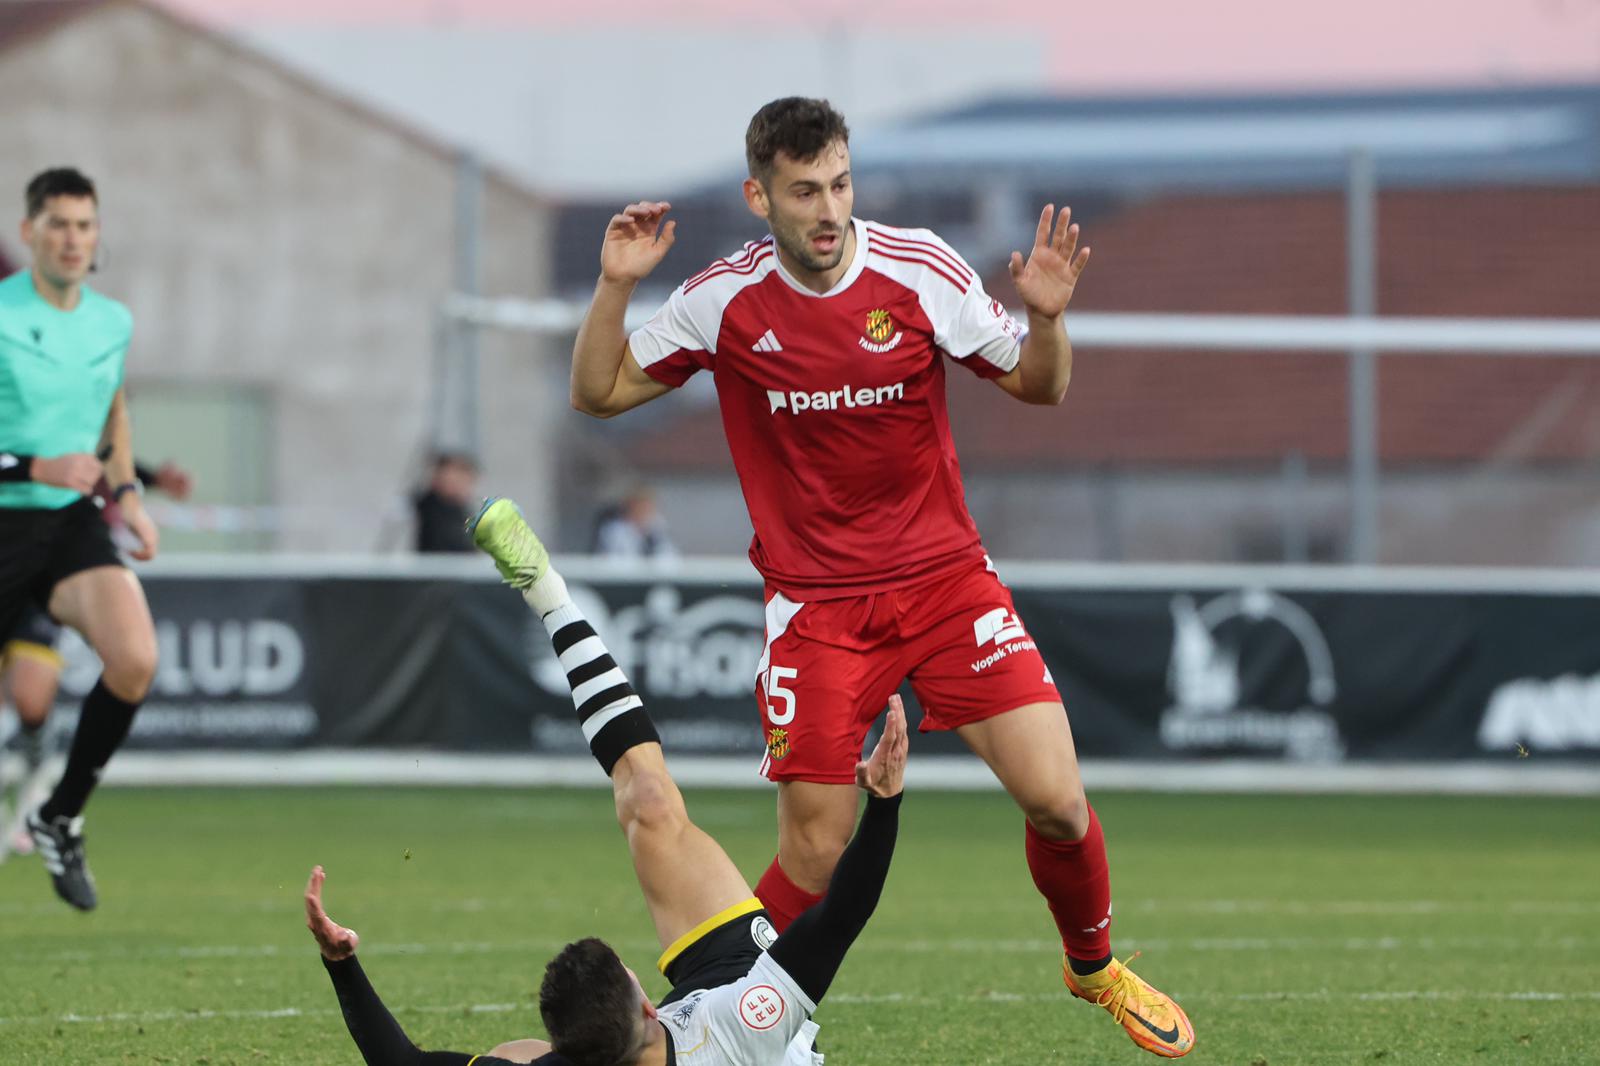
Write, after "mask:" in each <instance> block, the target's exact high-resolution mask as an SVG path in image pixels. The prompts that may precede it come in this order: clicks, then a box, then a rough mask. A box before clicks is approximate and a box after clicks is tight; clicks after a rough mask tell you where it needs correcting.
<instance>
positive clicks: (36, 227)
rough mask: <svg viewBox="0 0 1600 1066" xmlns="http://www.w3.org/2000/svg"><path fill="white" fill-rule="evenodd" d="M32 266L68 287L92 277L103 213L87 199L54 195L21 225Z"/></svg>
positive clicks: (54, 283) (47, 277)
mask: <svg viewBox="0 0 1600 1066" xmlns="http://www.w3.org/2000/svg"><path fill="white" fill-rule="evenodd" d="M22 241H23V243H24V244H26V245H27V246H28V248H29V250H30V251H32V252H33V266H34V269H35V270H37V271H38V272H39V273H40V274H41V275H42V276H43V277H44V279H45V280H46V281H48V282H50V284H52V285H55V286H58V287H60V288H65V287H67V286H69V285H76V284H77V283H78V282H80V281H82V280H83V279H84V278H85V277H87V276H88V274H89V265H90V264H91V263H93V262H94V250H95V246H96V245H97V244H99V243H100V214H99V212H98V211H97V210H96V209H95V202H94V200H93V198H91V197H88V196H52V197H51V198H50V199H48V200H46V201H45V202H44V207H43V208H42V209H41V210H40V211H39V213H38V214H37V215H35V216H33V217H32V218H30V219H26V220H24V221H23V223H22Z"/></svg>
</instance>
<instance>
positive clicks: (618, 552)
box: [591, 486, 678, 560]
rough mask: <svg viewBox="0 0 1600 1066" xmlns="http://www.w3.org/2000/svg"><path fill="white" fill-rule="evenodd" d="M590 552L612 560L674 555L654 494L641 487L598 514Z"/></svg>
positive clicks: (666, 557)
mask: <svg viewBox="0 0 1600 1066" xmlns="http://www.w3.org/2000/svg"><path fill="white" fill-rule="evenodd" d="M591 550H592V551H593V552H594V553H595V554H596V555H607V556H610V557H612V558H614V559H658V560H660V559H674V558H676V557H677V555H678V549H677V548H676V547H675V546H674V545H673V543H672V538H671V536H670V535H669V534H668V533H667V520H666V519H665V518H664V517H662V514H661V509H660V508H659V507H658V506H657V505H656V494H655V492H654V491H653V490H651V489H648V488H645V487H642V486H641V487H639V488H635V489H632V490H631V491H629V493H628V494H627V495H626V496H624V497H623V498H622V499H621V500H619V501H617V502H616V503H614V504H612V505H611V506H610V507H607V508H605V509H604V510H603V511H601V512H600V516H599V518H598V519H597V520H596V522H595V528H594V544H593V546H592V548H591Z"/></svg>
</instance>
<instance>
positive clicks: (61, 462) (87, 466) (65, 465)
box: [32, 452, 104, 496]
mask: <svg viewBox="0 0 1600 1066" xmlns="http://www.w3.org/2000/svg"><path fill="white" fill-rule="evenodd" d="M103 472H104V467H103V466H102V465H101V463H100V460H99V459H97V458H96V457H94V456H93V455H90V454H89V453H88V452H71V453H69V454H67V455H52V456H50V457H49V458H45V457H44V456H39V457H38V458H36V459H34V461H33V471H32V475H33V480H35V481H38V482H40V483H42V484H45V485H57V486H59V487H61V488H64V489H71V490H72V491H73V492H81V493H82V494H83V495H85V496H87V495H89V493H91V492H93V491H94V487H95V485H96V484H98V483H99V481H100V475H101V474H102V473H103Z"/></svg>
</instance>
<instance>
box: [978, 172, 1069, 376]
mask: <svg viewBox="0 0 1600 1066" xmlns="http://www.w3.org/2000/svg"><path fill="white" fill-rule="evenodd" d="M1054 214H1055V205H1054V204H1046V205H1045V207H1044V210H1043V211H1042V212H1040V214H1039V227H1038V229H1037V230H1036V231H1035V233H1034V238H1033V250H1032V251H1031V252H1029V253H1028V258H1027V259H1026V260H1024V259H1023V258H1022V253H1021V252H1012V253H1011V280H1012V282H1013V283H1014V284H1015V285H1016V287H1017V295H1018V296H1019V297H1021V298H1022V306H1023V307H1024V308H1026V309H1027V312H1028V336H1027V337H1026V339H1024V340H1023V342H1022V351H1021V353H1020V354H1019V357H1018V360H1017V365H1016V368H1015V369H1014V370H1012V371H1011V372H1010V373H1009V374H1006V375H1005V376H1003V377H1000V378H996V379H995V382H996V384H998V385H999V386H1000V387H1001V388H1002V389H1005V390H1006V391H1007V392H1009V393H1010V394H1011V395H1013V396H1015V397H1016V398H1017V399H1019V400H1022V401H1023V402H1025V403H1037V404H1058V403H1060V402H1061V401H1062V400H1063V399H1065V398H1066V395H1067V384H1068V383H1069V382H1070V381H1071V380H1072V342H1071V341H1070V340H1069V339H1068V338H1067V327H1066V312H1067V305H1068V304H1069V303H1071V302H1072V294H1073V292H1074V291H1075V290H1076V288H1077V285H1078V278H1079V277H1080V276H1082V274H1083V270H1084V268H1085V267H1086V266H1088V265H1089V248H1088V246H1087V245H1085V246H1084V247H1083V248H1082V249H1079V247H1078V227H1077V225H1076V224H1075V223H1073V222H1072V208H1070V207H1063V208H1062V209H1061V217H1060V218H1059V219H1056V220H1055V225H1054V228H1053V231H1052V226H1051V219H1052V217H1053V216H1054Z"/></svg>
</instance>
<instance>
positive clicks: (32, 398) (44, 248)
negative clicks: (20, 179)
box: [0, 168, 159, 910]
mask: <svg viewBox="0 0 1600 1066" xmlns="http://www.w3.org/2000/svg"><path fill="white" fill-rule="evenodd" d="M25 199H26V212H25V215H24V217H23V220H22V225H21V236H22V242H23V244H25V245H26V246H27V247H28V249H29V251H30V252H31V253H32V257H33V262H32V265H31V267H29V268H28V269H26V270H20V271H18V272H16V273H14V274H12V275H11V276H10V277H8V278H6V279H4V280H3V281H0V633H4V634H10V633H12V632H14V627H15V626H16V625H17V622H18V620H19V619H21V618H22V617H23V616H24V615H25V614H26V613H27V612H28V611H29V610H30V609H42V610H44V611H45V612H46V613H47V614H48V615H49V616H50V618H52V619H53V620H54V621H56V622H59V623H61V624H64V625H69V626H71V627H72V628H73V629H76V630H77V631H78V632H79V633H81V634H82V635H83V638H84V640H85V641H86V642H87V643H88V645H89V647H91V648H93V649H94V651H95V654H96V655H98V656H99V657H100V661H101V663H102V664H103V671H102V673H101V675H100V678H99V680H98V681H97V682H96V684H95V686H94V688H93V689H92V690H91V691H90V692H89V694H88V696H86V697H85V698H84V701H83V709H82V712H81V713H80V715H79V717H78V727H77V730H76V732H75V733H74V735H73V738H72V744H71V747H70V749H69V750H68V754H67V763H66V767H65V769H64V770H63V771H62V774H61V780H60V781H59V782H57V783H56V787H55V789H54V791H52V792H51V793H50V796H49V797H48V798H47V799H46V800H45V801H44V803H42V804H41V805H40V806H39V807H37V808H35V809H33V810H31V811H29V812H28V813H27V826H28V832H29V834H30V835H31V836H32V837H33V842H34V846H35V848H36V850H37V851H38V852H39V855H40V857H41V858H42V859H43V860H44V864H45V868H46V870H48V871H49V873H50V879H51V883H52V885H53V886H54V888H55V891H56V894H57V895H58V896H60V897H61V898H62V899H63V900H65V901H66V902H67V903H69V904H71V905H72V906H74V907H77V908H79V909H80V910H92V909H93V908H94V907H95V906H96V904H97V902H98V897H97V894H96V891H95V885H94V879H93V878H92V877H91V876H90V874H89V867H88V863H87V861H86V859H85V857H84V838H83V809H84V806H85V805H86V804H87V802H88V800H89V795H90V793H92V792H93V791H94V788H95V785H96V784H97V783H98V782H99V780H100V775H101V773H102V771H104V769H105V766H106V763H108V762H109V761H110V760H111V756H112V754H113V753H114V752H115V751H116V750H117V748H118V747H120V746H121V745H122V742H123V740H125V739H126V738H127V735H128V731H129V729H130V728H131V727H132V725H133V716H134V714H135V713H136V712H137V711H138V709H139V705H140V704H141V703H142V702H144V698H145V695H146V694H147V693H148V691H149V689H150V682H151V680H152V678H153V677H154V676H155V670H156V651H157V649H156V635H155V625H154V623H153V622H152V621H151V618H150V607H149V605H148V604H147V603H146V602H145V596H144V589H143V588H142V587H141V586H140V584H139V579H138V578H137V577H136V576H134V574H133V571H131V570H129V569H128V567H127V566H126V565H125V564H124V563H123V560H122V558H121V556H120V555H119V554H118V553H117V549H116V547H115V545H114V544H113V543H112V539H111V531H110V530H109V529H108V528H107V526H106V523H105V521H104V520H103V519H102V518H101V515H100V508H99V507H98V506H97V505H96V503H95V501H94V500H93V499H91V498H90V494H91V493H92V492H93V491H94V487H95V484H96V483H97V482H98V481H99V480H100V478H101V477H102V476H104V477H105V478H107V479H108V480H109V481H110V483H111V485H112V486H113V487H112V489H111V498H112V500H113V501H114V502H116V503H117V504H118V505H119V506H120V508H121V514H122V520H123V522H124V523H125V525H126V527H127V529H128V532H129V534H130V536H131V538H132V541H133V544H134V546H133V548H132V549H131V552H130V554H132V555H133V557H134V558H136V559H140V560H148V559H153V558H154V557H155V554H156V551H157V547H158V543H159V533H158V532H157V530H156V525H155V523H154V522H153V521H152V520H151V519H150V516H149V515H148V514H146V513H145V510H144V503H143V500H142V499H141V497H140V490H139V483H138V481H137V480H135V478H134V469H133V445H132V429H131V427H130V425H129V420H128V407H127V398H126V395H125V394H124V391H123V366H124V360H125V359H126V356H127V351H128V345H129V342H130V341H131V339H132V335H133V316H132V314H130V313H129V311H128V309H127V308H126V307H125V306H123V305H122V304H120V303H118V302H117V301H115V300H112V299H110V298H108V297H106V296H102V295H101V294H100V293H98V292H96V291H95V290H94V289H92V288H90V287H89V286H88V285H87V284H85V283H84V282H85V279H86V278H87V277H88V275H89V273H90V271H92V270H93V269H94V263H95V252H96V249H97V247H98V245H99V242H100V217H99V198H98V196H97V194H96V191H95V187H94V183H93V182H91V181H90V180H89V179H88V178H87V177H85V176H84V175H83V174H81V173H80V172H78V171H77V170H73V169H71V168H58V169H52V170H46V171H44V172H42V173H40V174H38V175H37V176H35V177H34V178H33V180H32V181H30V182H29V183H28V186H27V190H26V194H25Z"/></svg>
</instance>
